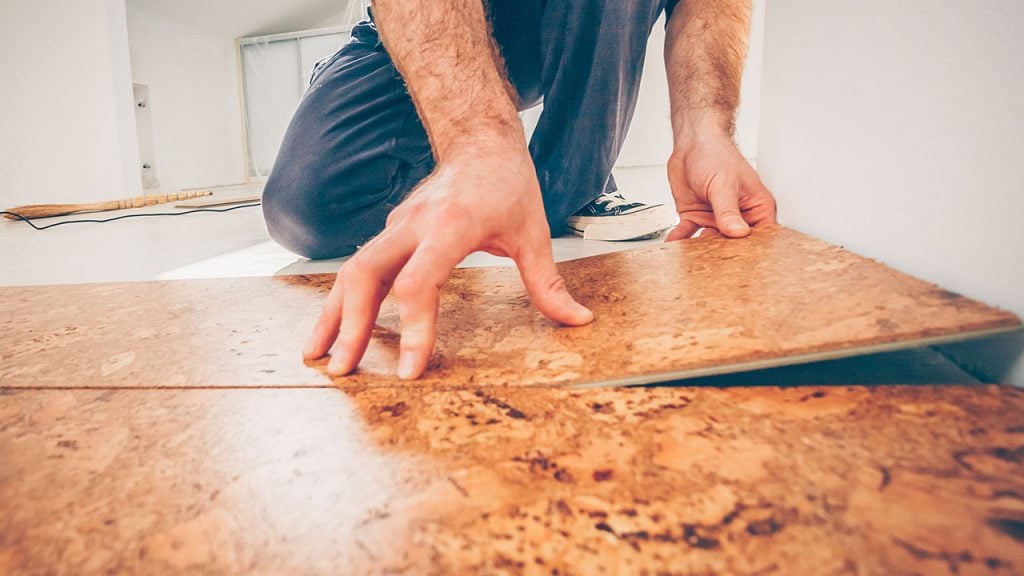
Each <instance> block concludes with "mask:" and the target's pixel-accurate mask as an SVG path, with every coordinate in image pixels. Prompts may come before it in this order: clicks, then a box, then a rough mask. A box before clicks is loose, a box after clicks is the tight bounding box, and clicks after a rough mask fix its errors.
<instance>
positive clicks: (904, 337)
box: [0, 227, 1020, 387]
mask: <svg viewBox="0 0 1024 576" xmlns="http://www.w3.org/2000/svg"><path fill="white" fill-rule="evenodd" d="M560 268H561V271H562V273H563V275H564V276H565V278H566V281H567V283H568V284H569V286H570V288H571V290H572V291H573V293H574V294H575V295H576V296H577V297H578V298H579V299H580V300H581V301H582V302H584V303H586V304H587V305H588V306H590V307H591V308H592V309H593V310H594V311H595V313H596V315H597V321H596V322H594V323H593V324H592V325H589V326H585V327H580V328H566V327H560V326H557V325H555V324H554V323H552V322H550V321H549V320H547V319H545V318H544V317H542V316H541V315H540V314H539V313H538V312H537V311H536V310H535V309H534V308H532V307H531V306H530V304H529V302H528V300H527V298H526V295H525V292H524V290H523V288H522V284H521V282H520V280H519V277H518V273H517V271H516V270H515V269H512V268H489V269H460V270H456V271H455V273H454V274H453V275H452V277H451V279H450V280H449V282H448V284H447V285H446V286H445V289H444V293H443V296H442V304H441V315H440V320H439V342H438V348H437V351H436V354H435V356H434V358H433V359H432V361H431V365H430V369H429V372H428V373H427V375H426V377H425V378H424V379H423V380H421V381H420V382H419V383H417V385H420V386H425V387H437V386H477V385H487V386H532V385H564V386H602V385H614V384H636V383H651V382H659V381H667V380H673V379H678V378H682V377H692V376H702V375H709V374H716V373H723V372H729V371H737V370H749V369H753V368H764V367H769V366H777V365H785V364H794V363H798V362H807V361H812V360H822V359H828V358H836V357H843V356H850V355H856V354H863V353H869V352H878V351H884V350H891V349H899V348H908V347H913V346H921V345H926V344H931V343H937V342H945V341H951V340H957V339H965V338H969V337H974V336H979V335H983V334H991V333H998V332H1000V331H1007V330H1015V329H1019V328H1020V320H1019V319H1018V318H1016V317H1015V316H1013V315H1012V314H1009V313H1007V312H1004V311H1001V310H997V309H994V308H991V307H988V306H986V305H983V304H981V303H978V302H976V301H972V300H970V299H967V298H964V297H962V296H960V295H957V294H954V293H951V292H948V291H945V290H942V289H941V288H939V287H937V286H934V285H932V284H929V283H927V282H923V281H920V280H916V279H914V278H911V277H909V276H907V275H905V274H901V273H899V272H896V271H894V270H892V269H890V268H888V267H886V266H884V265H882V264H879V263H877V262H874V261H871V260H868V259H865V258H862V257H859V256H856V255H854V254H851V253H849V252H846V251H844V250H842V249H840V248H838V247H835V246H830V245H828V244H826V243H824V242H821V241H818V240H815V239H813V238H810V237H808V236H805V235H802V234H800V233H798V232H795V231H792V230H788V229H786V228H782V227H776V228H769V229H760V230H757V231H755V233H754V234H753V235H752V236H751V237H749V238H746V239H742V240H726V239H723V238H708V239H699V240H693V241H687V242H679V243H670V244H667V245H665V246H663V247H655V248H649V249H641V250H636V251H628V252H620V253H615V254H608V255H603V256H596V257H593V258H586V259H581V260H576V261H572V262H566V263H563V264H561V265H560ZM332 281H333V276H331V275H312V276H283V277H271V278H238V279H217V280H191V281H168V282H139V283H126V284H91V285H77V286H48V287H47V286H43V287H17V288H4V289H0V360H2V362H0V385H2V386H6V387H67V386H71V387H205V386H253V387H256V386H332V385H338V386H343V387H366V386H381V385H383V386H387V385H393V384H394V383H395V379H394V376H393V372H394V368H395V365H396V360H397V346H398V336H397V328H398V316H397V312H396V306H395V303H394V302H393V301H392V300H391V299H388V300H387V301H386V302H385V304H384V306H383V308H382V311H381V316H380V318H379V321H378V326H377V328H376V329H375V334H374V338H373V341H372V342H371V345H370V348H369V350H368V352H367V355H366V358H365V359H364V360H363V362H362V364H361V365H360V369H359V371H358V372H357V373H356V374H354V375H352V376H349V377H347V378H343V379H336V380H334V381H332V379H331V378H329V377H328V376H327V375H326V373H325V366H326V361H319V362H316V363H311V364H304V363H303V362H302V361H301V359H300V355H299V351H300V349H301V347H302V346H303V345H304V344H305V341H306V339H307V337H308V335H309V333H310V331H311V328H312V325H313V323H314V322H315V320H316V318H317V316H318V315H319V310H320V308H321V306H322V305H323V300H324V296H325V295H326V292H327V291H328V290H329V288H330V285H331V283H332Z"/></svg>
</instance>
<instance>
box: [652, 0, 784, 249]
mask: <svg viewBox="0 0 1024 576" xmlns="http://www.w3.org/2000/svg"><path fill="white" fill-rule="evenodd" d="M750 12H751V5H750V0H684V1H681V2H679V5H678V6H677V7H676V9H675V10H674V11H673V13H672V15H671V17H670V19H669V22H668V30H667V34H666V40H665V65H666V68H667V71H668V84H669V100H670V102H671V105H672V133H673V138H674V146H673V151H672V156H671V157H670V158H669V161H668V178H669V183H670V185H671V187H672V196H673V197H674V199H675V204H676V211H677V212H679V218H680V222H679V225H678V226H677V227H676V229H675V230H673V231H672V232H671V233H670V234H669V236H668V240H678V239H681V238H689V237H690V236H692V235H693V234H694V232H696V231H697V230H698V229H699V228H703V227H708V228H716V229H718V230H719V231H720V232H722V234H724V235H725V236H730V237H741V236H746V235H747V234H749V233H750V226H756V225H758V224H763V223H770V222H774V221H775V198H774V197H773V196H772V194H771V192H769V191H768V189H767V188H765V186H764V184H763V183H762V182H761V179H760V178H759V177H758V175H757V173H756V172H755V171H754V169H753V168H752V167H751V166H750V164H749V163H748V162H747V160H746V159H745V158H744V157H743V155H742V154H740V151H739V149H737V147H736V144H735V142H734V141H733V132H734V130H735V117H736V108H737V106H738V105H739V98H740V77H741V75H742V73H743V62H744V59H745V58H746V53H747V36H748V34H749V33H750Z"/></svg>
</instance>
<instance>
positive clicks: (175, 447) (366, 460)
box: [0, 386, 1024, 575]
mask: <svg viewBox="0 0 1024 576" xmlns="http://www.w3.org/2000/svg"><path fill="white" fill-rule="evenodd" d="M0 392H2V395H0V462H2V463H3V466H0V494H3V498H0V573H3V574H10V575H20V574H61V573H75V574H108V573H123V574H153V575H159V574H172V573H189V574H241V573H245V574H297V573H303V574H310V573H315V574H361V573H397V574H433V573H446V574H477V573H488V574H499V573H513V574H514V573H546V574H551V573H558V574H595V573H600V572H602V571H603V572H605V573H630V574H635V573H643V571H645V570H646V571H648V573H655V572H658V573H679V574H710V573H715V574H769V573H772V574H776V573H777V574H807V575H815V574H912V573H915V574H932V575H941V574H961V575H964V574H1005V575H1010V574H1020V573H1022V571H1024V458H1022V450H1024V390H1019V389H1013V388H1009V387H999V386H912V387H911V386H904V387H900V386H891V387H859V386H853V387H818V388H815V387H794V388H777V387H754V388H706V387H703V388H689V387H687V388H612V389H601V390H568V389H558V388H504V389H498V388H479V389H476V390H471V389H465V390H447V391H445V390H426V389H409V388H382V387H381V388H368V389H361V390H351V391H342V390H337V389H302V390H296V389H290V390H288V389H262V390H253V389H231V390H215V389H205V390H115V391H104V390H11V389H7V390H2V391H0ZM556 571H557V572H556Z"/></svg>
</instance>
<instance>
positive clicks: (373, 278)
mask: <svg viewBox="0 0 1024 576" xmlns="http://www.w3.org/2000/svg"><path fill="white" fill-rule="evenodd" d="M374 15H375V17H376V21H377V26H378V29H379V32H380V34H381V38H382V40H383V41H384V45H385V46H386V47H387V49H388V53H389V54H390V55H391V59H392V61H393V62H394V63H395V66H396V67H397V68H398V70H399V72H401V74H402V77H403V79H404V80H405V82H406V85H407V86H408V89H409V94H410V95H411V96H412V99H413V101H414V102H415V103H416V109H417V112H418V113H419V115H420V119H421V120H422V121H423V125H424V127H425V128H426V130H427V134H428V136H429V137H430V142H431V146H432V148H433V151H434V158H435V159H436V161H437V165H436V168H435V170H434V172H433V173H432V174H431V175H430V176H429V177H428V178H427V179H426V180H424V181H423V182H422V183H421V184H420V185H419V186H418V187H417V188H416V189H415V190H414V191H413V192H412V193H411V194H410V195H409V197H408V198H406V199H405V201H403V202H402V204H401V205H399V206H398V207H397V208H396V209H395V210H394V211H393V212H392V213H391V215H390V216H389V218H388V222H387V226H386V227H385V229H384V231H383V232H382V233H381V234H380V235H379V236H377V237H376V238H374V239H373V240H371V241H370V242H368V243H367V244H366V245H365V246H363V247H362V248H361V249H360V250H359V252H357V253H356V254H355V255H354V256H353V257H352V258H351V259H350V260H349V261H348V262H346V263H345V265H344V266H342V268H341V270H340V271H339V272H338V277H337V279H336V280H335V282H334V287H333V288H332V289H331V293H330V295H329V296H328V298H327V304H326V306H325V308H324V312H323V314H322V315H321V317H320V321H319V322H318V323H317V325H316V328H315V329H314V331H313V337H312V339H311V340H310V342H309V344H308V345H307V346H306V349H305V351H304V356H305V357H306V358H307V359H316V358H320V357H322V356H323V355H324V354H326V353H327V351H328V350H329V349H330V348H331V345H332V344H334V343H335V341H337V345H336V347H335V354H334V356H333V358H331V361H330V363H329V364H328V368H327V370H328V372H330V373H331V374H334V375H343V374H348V373H349V372H351V371H352V370H354V369H355V367H356V365H357V364H358V363H359V360H360V359H361V358H362V357H363V354H364V353H365V352H366V347H367V345H368V344H369V341H370V334H371V331H372V329H373V324H374V321H375V320H376V318H377V313H378V312H379V310H380V304H381V301H382V300H383V299H384V297H385V296H387V294H388V292H389V291H391V289H392V286H393V287H394V294H395V298H396V299H397V300H398V313H399V316H400V318H401V324H402V326H401V330H402V337H401V345H400V346H401V351H400V355H399V361H398V376H399V377H401V378H404V379H412V378H418V377H419V376H420V375H421V374H423V371H424V370H425V369H426V367H427V362H428V361H429V359H430V354H431V352H432V351H433V349H434V342H435V339H436V332H437V328H436V326H437V315H438V305H439V301H440V291H441V286H442V285H443V284H444V283H445V281H446V280H447V278H448V276H449V274H451V271H452V269H453V268H455V266H456V265H457V264H458V263H459V262H460V261H461V260H462V259H463V258H465V257H466V256H467V255H468V254H470V253H471V252H474V251H476V250H485V251H487V252H490V253H492V254H497V255H502V256H509V257H511V258H512V259H513V260H514V261H515V263H516V265H517V266H518V267H519V272H520V275H521V276H522V278H523V283H524V284H525V285H526V289H527V292H528V293H529V295H530V299H531V300H532V301H533V303H534V305H535V306H536V307H537V308H538V309H539V310H540V311H541V312H542V313H544V314H545V315H547V316H548V317H549V318H551V319H552V320H555V321H557V322H561V323H563V324H569V325H580V324H586V323H588V322H590V321H591V320H593V319H594V315H593V313H591V312H590V310H588V309H587V308H585V307H584V306H582V305H581V304H579V303H577V302H576V301H575V300H573V298H572V296H570V295H569V292H568V290H566V287H565V283H564V281H563V280H562V277H561V276H560V275H559V274H558V270H557V269H556V268H555V264H554V260H553V259H552V256H551V240H550V234H549V230H548V225H547V220H546V219H545V217H544V207H543V203H542V201H541V195H540V186H539V184H538V183H537V176H536V172H535V169H534V166H533V162H532V160H531V159H530V155H529V152H528V150H527V148H526V137H525V135H524V133H523V129H522V125H521V124H520V122H519V118H518V116H517V115H516V109H515V106H514V105H513V102H512V94H514V91H513V90H512V89H511V87H510V86H509V85H508V82H507V81H506V80H505V78H504V75H503V68H504V65H503V64H502V63H501V58H500V56H499V54H498V51H497V48H496V47H495V46H494V42H493V39H492V37H491V35H490V31H489V29H488V25H487V21H486V19H485V17H484V8H483V2H482V0H376V1H375V2H374Z"/></svg>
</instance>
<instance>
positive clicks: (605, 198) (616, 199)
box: [594, 192, 631, 210]
mask: <svg viewBox="0 0 1024 576" xmlns="http://www.w3.org/2000/svg"><path fill="white" fill-rule="evenodd" d="M594 202H597V203H598V204H607V205H608V206H607V209H608V210H613V209H615V208H618V207H619V206H625V205H626V204H631V202H629V201H628V200H626V198H625V197H623V196H622V194H620V193H618V192H602V193H601V195H600V196H598V197H597V200H594Z"/></svg>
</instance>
